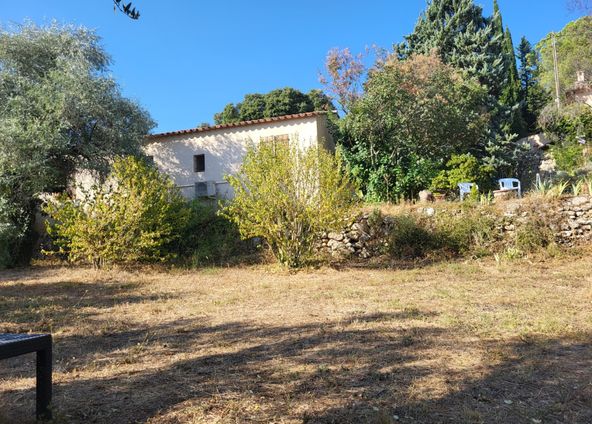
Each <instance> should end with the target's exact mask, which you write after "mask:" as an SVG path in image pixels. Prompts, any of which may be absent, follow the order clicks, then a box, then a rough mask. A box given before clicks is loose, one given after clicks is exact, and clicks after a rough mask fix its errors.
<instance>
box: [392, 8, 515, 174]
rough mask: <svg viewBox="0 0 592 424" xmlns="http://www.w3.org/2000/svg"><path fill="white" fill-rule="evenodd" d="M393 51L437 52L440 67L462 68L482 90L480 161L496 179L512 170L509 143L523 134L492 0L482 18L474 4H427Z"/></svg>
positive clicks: (506, 39)
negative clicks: (485, 116) (484, 128)
mask: <svg viewBox="0 0 592 424" xmlns="http://www.w3.org/2000/svg"><path fill="white" fill-rule="evenodd" d="M394 49H395V53H397V54H398V56H399V57H400V58H401V59H406V58H408V57H409V56H411V55H413V54H427V53H429V52H431V51H432V50H437V51H438V53H439V55H440V57H441V58H442V60H443V61H444V62H445V63H448V64H451V65H453V66H455V67H457V68H460V69H463V70H464V71H465V72H466V73H467V74H468V75H469V76H471V77H475V78H477V79H478V80H479V81H480V82H481V84H483V85H484V86H485V87H486V88H487V90H488V93H489V99H488V103H487V105H486V106H487V109H488V110H489V113H490V116H491V122H490V128H489V134H490V137H489V140H488V141H487V142H486V143H485V144H484V145H483V146H482V147H481V158H482V160H483V162H484V163H486V164H488V165H490V166H491V167H492V168H493V169H494V170H495V171H496V172H497V173H498V175H501V174H504V173H506V172H511V168H512V166H513V163H515V156H516V148H517V146H516V143H514V140H515V139H516V136H517V135H520V134H521V133H523V132H524V130H523V127H522V119H521V116H520V115H521V111H520V104H519V94H520V90H519V81H518V71H517V69H516V57H515V55H514V48H513V46H512V39H511V35H510V32H509V31H506V30H504V26H503V21H502V16H501V13H500V10H499V5H498V4H497V1H494V15H493V16H492V17H491V18H487V17H485V16H483V9H482V8H481V7H480V6H477V5H476V4H475V2H474V1H473V0H432V1H431V2H429V3H428V6H427V8H426V10H425V11H424V13H423V14H422V15H421V16H420V18H419V21H418V22H417V24H416V26H415V29H414V31H413V33H412V34H410V35H408V36H406V37H405V41H404V42H403V43H401V44H399V45H397V46H395V48H394Z"/></svg>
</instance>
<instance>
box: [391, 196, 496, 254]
mask: <svg viewBox="0 0 592 424" xmlns="http://www.w3.org/2000/svg"><path fill="white" fill-rule="evenodd" d="M492 213H493V212H492V211H490V210H489V209H487V208H485V207H483V206H478V205H466V206H465V207H463V208H462V210H445V209H442V210H438V211H436V214H435V215H434V216H433V217H427V216H425V215H419V214H417V213H416V214H408V215H402V216H398V217H395V218H394V225H393V229H392V231H391V234H390V243H389V245H390V253H391V254H392V255H393V256H394V257H397V258H406V259H413V258H422V257H427V256H435V255H441V256H445V257H449V256H457V255H465V254H469V253H471V254H475V255H481V254H483V253H484V252H485V251H487V250H488V248H489V247H490V245H491V244H492V243H494V242H495V241H497V238H498V233H497V231H496V225H495V219H494V217H493V216H492V215H491V214H492Z"/></svg>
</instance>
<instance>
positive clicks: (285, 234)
mask: <svg viewBox="0 0 592 424" xmlns="http://www.w3.org/2000/svg"><path fill="white" fill-rule="evenodd" d="M342 168H343V166H342V161H341V160H340V158H339V156H335V155H332V154H330V153H328V152H327V151H325V150H323V149H317V148H309V149H306V150H301V149H298V148H297V147H290V146H289V145H288V144H283V143H262V144H260V146H259V147H258V148H254V147H252V148H250V149H249V150H248V151H247V154H246V156H245V159H244V161H243V164H242V166H241V169H240V172H239V173H238V175H236V176H230V177H228V181H229V183H230V185H231V186H232V188H233V189H234V192H235V197H234V199H233V200H232V201H231V202H230V203H229V204H228V205H226V206H225V208H224V209H223V211H222V213H223V215H224V216H226V217H228V218H229V219H230V220H231V221H232V222H234V223H235V224H236V225H237V226H238V228H239V231H240V233H241V236H242V237H243V238H253V237H261V238H263V239H265V241H266V242H267V243H268V245H269V247H270V248H271V251H272V252H273V254H274V256H275V257H276V259H277V260H278V261H279V262H280V263H281V264H283V265H285V266H289V267H299V266H302V265H303V264H305V263H306V261H308V260H309V259H310V258H311V256H312V254H313V248H314V244H315V242H316V241H317V240H318V238H319V236H320V234H321V233H322V232H323V231H330V230H339V229H341V228H342V227H343V226H344V225H345V224H346V223H347V222H348V221H349V220H350V219H351V215H352V207H353V205H354V202H355V197H354V189H353V187H352V184H351V183H350V180H349V178H348V176H347V175H348V174H347V173H346V172H345V170H344V169H342Z"/></svg>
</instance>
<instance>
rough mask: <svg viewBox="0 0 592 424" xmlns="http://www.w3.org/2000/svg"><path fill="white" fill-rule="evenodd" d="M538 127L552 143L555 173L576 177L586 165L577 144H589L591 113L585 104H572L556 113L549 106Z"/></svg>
mask: <svg viewBox="0 0 592 424" xmlns="http://www.w3.org/2000/svg"><path fill="white" fill-rule="evenodd" d="M539 123H540V125H541V128H542V129H543V130H544V131H545V134H546V135H547V136H548V137H549V138H550V139H551V140H552V141H553V145H552V146H551V154H552V155H553V158H554V159H555V162H556V163H557V169H558V170H560V171H565V172H567V173H568V174H570V175H575V174H576V173H577V171H578V170H579V169H581V168H582V167H584V166H585V165H586V164H587V162H588V161H589V159H587V158H586V157H585V156H584V146H583V145H581V144H580V142H582V141H583V140H587V141H588V143H589V142H590V140H592V109H591V108H590V107H588V106H587V105H585V104H571V105H567V106H565V107H563V108H562V109H561V111H558V110H557V108H556V107H555V105H549V106H548V107H547V108H545V110H544V111H543V113H542V114H541V116H540V119H539Z"/></svg>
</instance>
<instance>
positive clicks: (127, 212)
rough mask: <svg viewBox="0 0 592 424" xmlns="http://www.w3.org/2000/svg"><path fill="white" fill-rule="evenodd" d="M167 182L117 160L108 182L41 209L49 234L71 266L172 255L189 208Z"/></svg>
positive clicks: (144, 167) (133, 162)
mask: <svg viewBox="0 0 592 424" xmlns="http://www.w3.org/2000/svg"><path fill="white" fill-rule="evenodd" d="M184 205H185V201H184V200H183V198H182V196H181V194H180V193H179V190H178V189H177V188H176V187H175V185H174V183H173V182H172V180H171V179H170V178H169V177H167V176H165V175H163V174H161V173H160V172H158V170H156V169H155V168H153V167H151V166H150V165H148V164H147V163H145V162H144V161H142V160H139V159H136V158H133V157H126V158H119V159H116V161H115V163H114V164H113V170H112V172H111V174H110V176H109V177H108V178H107V182H106V183H104V184H103V185H101V186H100V187H95V188H93V190H92V191H91V192H90V193H88V194H87V196H86V198H84V199H82V200H72V199H69V198H67V197H65V196H61V197H60V198H58V199H57V200H56V201H52V202H49V203H47V204H46V205H45V207H44V210H45V212H46V213H47V214H48V215H49V216H50V217H51V219H52V221H53V222H52V223H51V224H50V225H48V232H49V234H50V236H52V238H53V242H54V243H55V245H56V246H58V247H59V248H60V252H62V253H65V254H67V255H68V258H69V259H70V260H72V261H78V260H84V261H88V262H90V263H92V264H93V266H95V267H101V266H104V265H106V264H112V263H134V262H156V261H163V260H166V259H170V258H171V257H173V256H174V251H175V250H176V248H177V246H176V245H177V244H178V240H179V238H180V236H181V231H182V229H184V228H185V227H186V225H187V220H188V209H187V208H185V207H184Z"/></svg>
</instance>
